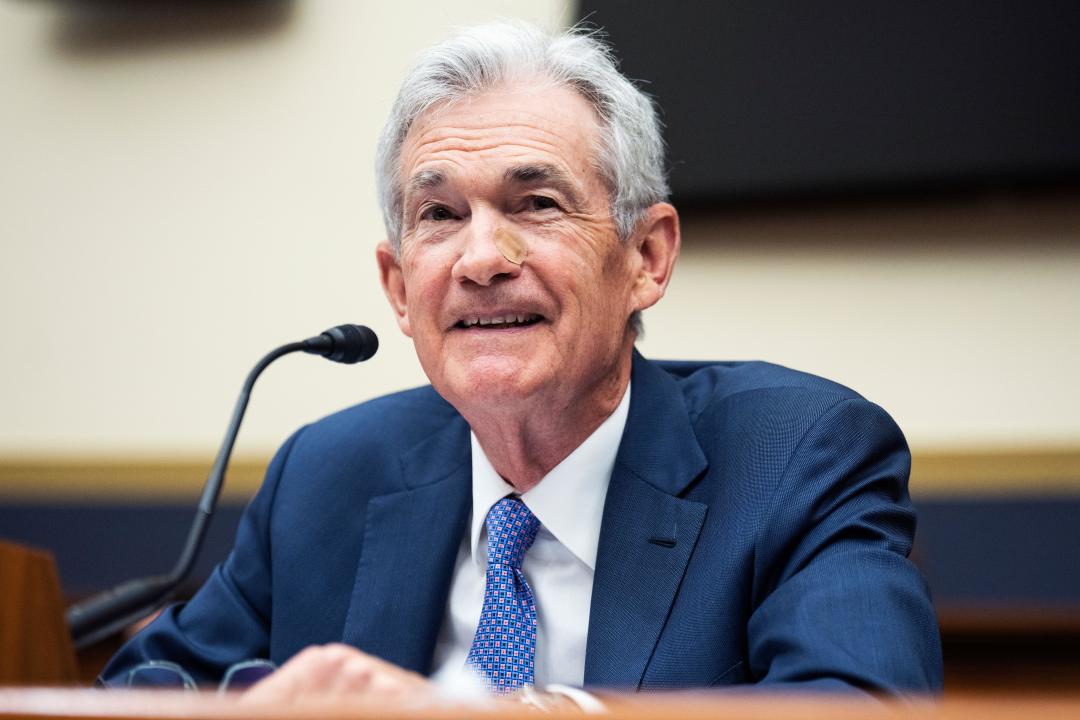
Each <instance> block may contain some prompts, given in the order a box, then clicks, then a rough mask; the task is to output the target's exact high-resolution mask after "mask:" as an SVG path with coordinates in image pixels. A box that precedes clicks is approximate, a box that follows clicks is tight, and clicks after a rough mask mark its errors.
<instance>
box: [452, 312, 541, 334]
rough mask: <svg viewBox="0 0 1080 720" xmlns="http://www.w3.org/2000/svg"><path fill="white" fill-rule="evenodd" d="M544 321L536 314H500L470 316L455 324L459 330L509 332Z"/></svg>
mask: <svg viewBox="0 0 1080 720" xmlns="http://www.w3.org/2000/svg"><path fill="white" fill-rule="evenodd" d="M543 319H544V316H543V315H537V314H535V313H500V314H498V315H470V316H468V317H464V318H462V319H461V320H459V321H458V322H457V323H455V324H454V327H455V328H457V329H459V330H474V329H475V330H507V329H511V328H525V327H529V326H530V325H535V324H537V323H538V322H541V321H542V320H543Z"/></svg>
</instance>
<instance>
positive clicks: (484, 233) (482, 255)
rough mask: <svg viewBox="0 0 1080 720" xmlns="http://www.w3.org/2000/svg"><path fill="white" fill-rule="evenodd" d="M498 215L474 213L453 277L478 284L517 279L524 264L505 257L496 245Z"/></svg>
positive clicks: (498, 224)
mask: <svg viewBox="0 0 1080 720" xmlns="http://www.w3.org/2000/svg"><path fill="white" fill-rule="evenodd" d="M499 226H500V222H499V219H498V218H497V217H489V216H488V215H486V214H484V213H481V212H474V213H473V215H472V217H471V218H470V220H469V225H468V227H466V228H465V229H464V232H463V233H462V234H463V236H464V237H463V245H462V249H461V255H460V256H459V257H458V259H457V262H455V263H454V267H453V270H452V273H453V278H454V280H456V281H458V282H465V281H470V282H474V283H476V284H477V285H484V286H487V285H491V284H492V283H494V282H496V281H498V280H500V279H509V278H515V277H517V276H518V275H520V274H521V266H520V265H515V264H514V263H512V262H510V261H509V260H507V259H506V258H505V257H503V254H502V252H500V251H499V248H498V246H496V244H495V233H496V232H497V231H498V230H499Z"/></svg>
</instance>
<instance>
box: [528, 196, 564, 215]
mask: <svg viewBox="0 0 1080 720" xmlns="http://www.w3.org/2000/svg"><path fill="white" fill-rule="evenodd" d="M528 207H529V210H532V211H534V212H540V211H542V210H552V209H558V207H559V203H557V202H555V200H554V199H552V198H549V197H545V196H543V195H530V196H529V199H528Z"/></svg>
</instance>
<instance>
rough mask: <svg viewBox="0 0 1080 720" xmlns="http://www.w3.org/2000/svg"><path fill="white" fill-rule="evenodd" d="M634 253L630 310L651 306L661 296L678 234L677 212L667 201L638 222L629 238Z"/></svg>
mask: <svg viewBox="0 0 1080 720" xmlns="http://www.w3.org/2000/svg"><path fill="white" fill-rule="evenodd" d="M632 242H633V245H634V249H635V250H636V252H637V257H636V258H635V261H636V263H635V264H636V265H637V267H636V270H635V278H634V290H633V297H632V299H633V309H634V310H644V309H645V308H649V307H652V306H653V305H655V304H656V303H657V301H658V300H660V298H662V297H664V292H665V291H666V290H667V286H668V283H669V282H670V281H671V273H672V271H673V270H674V269H675V259H676V258H678V257H679V247H680V245H681V243H682V237H681V236H680V234H679V213H678V211H676V210H675V208H674V207H673V206H671V205H670V204H669V203H656V204H655V205H653V206H652V207H650V208H649V210H648V213H647V214H646V215H645V217H644V218H643V219H642V220H641V221H640V222H639V223H638V226H637V229H636V230H635V231H634V235H633V239H632Z"/></svg>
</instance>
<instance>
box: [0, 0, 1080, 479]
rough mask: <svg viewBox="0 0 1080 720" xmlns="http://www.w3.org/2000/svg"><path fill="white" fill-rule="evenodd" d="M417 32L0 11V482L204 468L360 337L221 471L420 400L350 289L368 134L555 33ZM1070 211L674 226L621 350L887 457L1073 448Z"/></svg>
mask: <svg viewBox="0 0 1080 720" xmlns="http://www.w3.org/2000/svg"><path fill="white" fill-rule="evenodd" d="M447 5H448V4H437V3H428V2H396V3H373V2H372V3H369V2H363V3H360V2H357V3H344V2H332V1H331V0H321V1H318V0H312V1H310V2H302V3H296V4H295V5H293V6H291V11H290V12H288V13H286V15H287V17H286V18H285V19H283V20H281V21H280V22H279V21H277V20H274V21H273V22H269V23H265V24H264V26H263V27H258V28H254V29H251V30H249V31H246V32H239V31H235V30H234V31H228V32H224V31H223V32H218V33H207V34H205V35H204V36H202V37H201V38H200V39H199V40H197V41H194V42H193V41H182V40H180V39H177V38H175V37H159V36H153V35H152V36H151V37H150V39H149V40H146V39H145V38H144V39H143V40H142V41H138V38H137V39H136V41H131V40H130V39H128V40H126V41H123V42H120V43H119V44H109V43H105V42H96V41H95V40H94V37H95V36H94V35H93V34H91V35H90V36H89V39H87V37H86V36H85V35H80V34H79V33H78V32H73V27H74V29H75V30H76V31H77V30H78V26H72V24H71V23H72V20H71V18H70V17H69V16H67V15H65V13H66V12H70V9H69V10H65V8H70V7H71V6H69V5H67V4H65V3H29V2H10V1H9V2H0V88H2V91H3V96H2V97H3V100H2V102H0V203H2V211H0V241H2V243H3V261H2V263H0V329H2V337H3V338H4V340H3V343H4V345H3V350H2V355H0V398H2V405H3V411H2V412H0V458H2V457H8V458H12V457H19V456H54V457H55V456H61V457H62V456H68V457H85V456H87V455H94V454H98V455H102V456H110V457H115V456H118V455H120V456H129V455H136V456H137V455H142V456H151V457H154V456H160V455H163V454H166V455H168V454H174V455H186V456H200V455H203V454H205V455H209V454H210V453H211V452H212V451H213V449H214V448H215V447H216V445H217V443H218V441H219V439H220V435H221V432H222V430H223V428H224V425H225V422H226V419H227V417H228V413H229V411H230V408H231V405H232V402H233V399H234V397H235V393H236V391H237V390H238V388H239V384H240V382H241V380H242V378H243V376H244V374H245V373H246V372H247V370H248V368H249V367H250V366H251V364H252V363H253V362H254V361H255V360H256V359H257V358H258V357H259V356H260V355H261V354H262V353H263V352H265V351H266V350H268V349H270V348H271V347H272V346H274V345H276V344H278V343H281V342H284V341H288V340H292V339H296V338H299V337H302V336H306V335H309V334H312V333H314V332H317V331H319V330H321V329H323V328H324V327H326V326H329V325H333V324H337V323H340V322H363V323H366V324H369V325H371V326H372V327H373V328H374V329H375V330H376V331H377V332H378V333H379V335H380V337H381V338H382V340H383V347H382V349H381V350H380V352H379V355H378V356H377V357H376V358H375V359H374V360H373V361H372V362H370V363H368V364H366V365H362V366H358V367H348V368H347V367H341V366H335V365H332V364H330V363H325V362H322V361H319V360H316V359H311V358H303V357H292V358H287V359H285V360H283V361H281V362H280V363H279V364H278V365H276V366H275V367H274V368H273V369H272V370H271V371H269V372H268V373H267V374H266V375H264V377H263V379H262V381H261V383H260V387H259V388H258V390H257V392H256V396H255V399H254V402H253V404H252V407H251V410H250V415H249V421H248V423H247V424H246V425H245V428H244V431H243V434H242V436H241V441H240V444H239V445H238V451H239V452H240V453H242V454H253V455H255V454H262V453H265V452H269V451H270V450H271V449H272V448H273V447H275V446H276V445H277V444H278V443H279V442H280V441H281V440H282V439H283V438H284V437H285V436H286V435H287V434H288V433H289V432H290V431H291V430H292V429H293V428H295V427H296V426H297V425H298V424H299V423H302V422H304V421H306V420H310V419H313V418H316V417H319V416H321V415H323V414H325V413H328V412H330V411H332V410H334V409H337V408H339V407H343V406H345V405H348V404H351V403H353V402H356V401H359V400H363V399H365V398H369V397H372V396H375V395H378V394H381V393H383V392H388V391H392V390H396V389H399V388H404V387H407V386H411V385H414V384H418V383H420V382H422V381H423V377H422V374H421V373H420V370H419V367H418V365H417V363H416V361H415V359H414V357H413V354H412V351H411V347H410V346H409V345H408V344H407V343H406V341H405V340H404V339H403V338H401V337H400V336H399V335H398V333H397V331H396V329H395V327H394V325H393V323H392V320H391V317H390V313H389V310H388V309H387V307H386V305H385V301H384V300H383V298H382V294H381V291H380V290H379V289H378V287H377V277H376V273H375V270H374V265H373V262H372V255H373V248H374V246H375V243H376V242H377V241H378V240H379V239H380V237H381V226H380V222H379V219H378V217H379V216H378V212H377V208H376V205H375V202H374V189H373V181H372V178H371V170H370V168H371V165H372V146H373V143H374V139H375V137H376V134H377V132H378V129H379V127H380V125H381V123H382V120H383V118H384V113H385V112H386V110H387V109H388V107H389V104H390V101H391V99H392V95H393V92H394V89H395V86H396V83H397V81H398V79H399V78H400V76H401V74H402V72H403V71H404V69H405V68H406V66H407V64H408V62H409V61H410V59H411V58H412V57H413V56H414V55H415V54H416V52H417V51H418V50H419V49H420V48H422V47H423V46H425V45H427V44H429V43H430V42H432V41H434V40H436V39H438V38H440V37H442V36H443V35H444V34H445V33H446V32H447V29H448V28H449V27H451V26H452V25H455V24H461V23H469V22H474V21H479V20H483V19H485V18H490V17H494V16H496V15H501V16H525V17H529V18H532V19H534V20H539V21H541V22H543V23H544V24H547V25H549V26H551V25H558V24H560V23H562V22H564V19H565V18H564V10H565V6H564V3H562V2H538V1H537V0H530V1H528V2H525V1H519V2H494V1H491V2H481V1H479V0H470V2H467V3H454V4H453V9H452V10H451V9H447ZM285 7H289V6H285ZM80 38H82V39H80ZM1078 206H1080V197H1077V196H1071V197H1058V198H1050V199H1047V198H1043V199H1039V200H1031V199H1018V198H1004V199H1002V198H998V199H990V200H983V201H972V202H968V203H963V204H952V205H933V204H925V203H923V204H907V205H892V206H879V207H867V208H862V209H835V208H834V209H831V210H816V211H794V210H789V211H786V212H771V213H765V212H757V213H743V214H739V215H730V214H728V215H723V216H717V217H712V218H702V217H695V218H693V219H688V220H687V222H686V236H687V242H686V247H685V252H684V256H683V259H682V262H681V265H680V268H679V270H678V271H677V273H676V278H675V284H674V285H673V287H672V291H671V293H670V295H669V297H668V298H667V299H666V300H665V301H664V302H663V303H662V305H661V306H660V307H658V308H657V309H655V310H654V311H651V312H650V313H648V314H647V315H646V323H647V326H648V336H647V338H646V340H645V341H644V342H643V343H642V345H641V347H642V349H643V351H644V352H645V353H646V354H648V355H652V356H668V357H696V358H766V359H770V360H774V361H777V362H781V363H784V364H787V365H791V366H795V367H799V368H803V369H807V370H810V371H813V372H817V373H820V374H824V375H828V376H831V377H834V378H836V379H839V380H841V381H843V382H845V383H847V384H849V385H851V386H853V387H855V388H856V389H858V390H860V391H862V392H863V393H864V394H866V395H868V396H869V397H871V398H873V399H875V400H877V401H879V402H881V403H882V404H883V405H885V406H886V407H887V408H888V409H890V410H891V411H892V412H893V413H894V415H895V416H896V417H897V419H898V420H899V421H900V423H901V425H902V426H903V427H904V428H905V429H906V431H907V432H908V435H909V437H910V438H911V440H912V442H913V445H915V446H916V447H923V448H935V447H955V446H972V447H995V446H1001V445H1003V444H1004V445H1010V446H1012V445H1061V444H1066V445H1067V444H1076V443H1078V442H1080V412H1078V411H1077V408H1078V407H1080V380H1077V374H1076V368H1078V367H1080V331H1078V329H1077V328H1080V211H1078V210H1077V207H1078Z"/></svg>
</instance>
